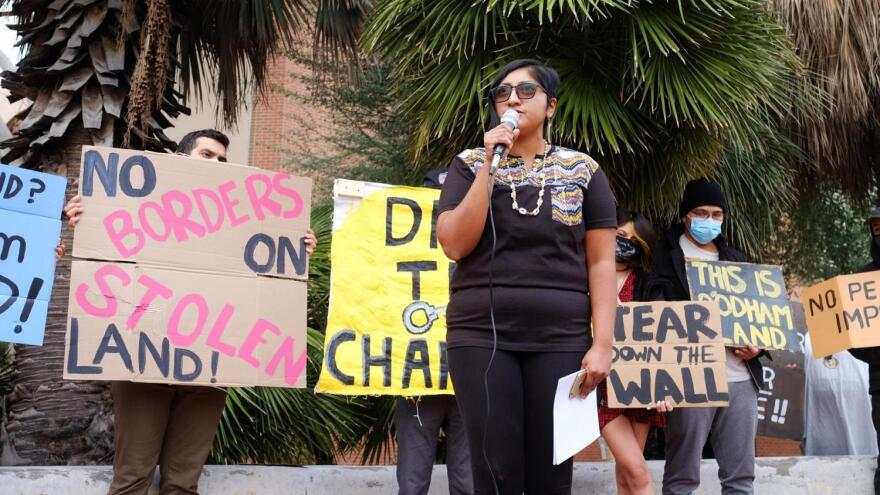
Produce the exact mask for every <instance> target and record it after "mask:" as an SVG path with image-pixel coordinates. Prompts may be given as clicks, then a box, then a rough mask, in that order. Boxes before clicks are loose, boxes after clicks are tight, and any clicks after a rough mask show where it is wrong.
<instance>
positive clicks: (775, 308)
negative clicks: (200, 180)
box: [685, 259, 799, 352]
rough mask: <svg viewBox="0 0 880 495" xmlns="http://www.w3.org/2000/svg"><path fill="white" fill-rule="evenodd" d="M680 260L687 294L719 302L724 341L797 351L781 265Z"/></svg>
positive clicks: (694, 298)
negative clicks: (685, 272) (682, 265)
mask: <svg viewBox="0 0 880 495" xmlns="http://www.w3.org/2000/svg"><path fill="white" fill-rule="evenodd" d="M685 265H686V266H685V268H686V271H687V279H688V285H690V291H691V299H693V300H694V301H716V302H718V305H719V307H720V308H721V326H722V328H723V329H724V342H725V344H726V345H729V346H745V345H748V344H751V345H753V346H755V347H757V348H758V349H785V350H788V351H792V352H799V351H798V349H799V347H798V337H797V330H795V327H794V322H793V319H792V316H791V308H790V307H789V305H788V292H787V291H786V289H785V280H784V279H783V277H782V268H780V267H778V266H774V265H757V264H753V263H732V262H728V261H702V260H693V259H688V260H687V261H686V263H685Z"/></svg>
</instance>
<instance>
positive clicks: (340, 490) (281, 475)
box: [0, 457, 876, 495]
mask: <svg viewBox="0 0 880 495" xmlns="http://www.w3.org/2000/svg"><path fill="white" fill-rule="evenodd" d="M649 464H650V467H651V473H652V475H653V477H654V483H655V484H656V488H657V489H658V490H659V488H660V480H661V478H662V476H663V463H662V461H651V462H650V463H649ZM875 466H876V459H875V458H873V457H765V458H760V459H758V462H757V480H756V482H755V493H758V494H772V495H787V494H797V495H813V494H815V495H833V494H841V495H863V494H864V495H870V494H873V493H874V491H873V483H872V481H873V478H874V467H875ZM717 469H718V465H717V464H716V463H715V461H703V465H702V469H701V472H702V479H703V484H702V486H701V487H700V489H699V490H697V491H696V492H694V493H695V495H709V494H713V495H714V494H718V493H721V487H720V485H719V484H718V479H717V475H716V473H717ZM111 477H112V469H111V467H110V466H52V467H0V487H2V488H0V492H2V493H3V494H7V495H104V494H106V493H107V488H108V487H109V485H110V479H111ZM574 480H575V481H574V489H573V490H572V493H576V494H594V493H595V494H603V495H604V494H611V493H615V485H614V465H613V464H611V463H607V462H579V463H576V464H575V474H574ZM155 486H156V483H154V488H153V489H151V490H150V494H151V495H153V494H157V493H158V491H157V490H156V489H155ZM199 491H200V492H201V493H202V495H258V494H259V495H265V494H275V493H278V494H282V493H283V494H290V495H348V494H356V495H373V494H376V495H379V494H383V495H392V494H395V493H397V482H396V481H395V477H394V466H374V467H361V466H302V467H297V466H207V467H206V468H205V470H204V473H203V475H202V478H201V481H200V483H199ZM448 492H449V490H448V488H447V483H446V467H445V466H442V465H438V466H436V467H435V469H434V474H433V478H432V483H431V491H430V494H431V495H439V494H445V493H448Z"/></svg>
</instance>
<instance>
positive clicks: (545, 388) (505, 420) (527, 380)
mask: <svg viewBox="0 0 880 495" xmlns="http://www.w3.org/2000/svg"><path fill="white" fill-rule="evenodd" d="M491 353H492V350H491V349H484V348H480V347H458V348H453V349H449V370H450V373H451V375H452V383H453V386H454V387H455V396H456V399H457V400H458V405H459V408H460V409H461V414H462V416H463V417H464V424H465V429H466V430H467V435H468V441H469V444H470V449H471V465H472V471H473V477H474V493H475V494H494V493H495V488H494V486H495V485H496V484H497V486H498V491H499V493H501V494H502V495H507V494H515V495H521V494H522V493H526V494H548V495H549V494H570V493H571V479H572V460H571V459H569V460H567V461H566V462H563V463H562V464H560V465H558V466H554V465H553V400H554V398H555V394H556V385H557V381H558V380H559V379H560V378H562V377H563V376H565V375H568V374H570V373H573V372H575V371H577V370H578V369H579V368H580V364H581V359H582V358H583V356H584V353H583V352H510V351H502V350H499V351H497V353H496V354H495V360H494V361H493V362H492V368H491V369H490V371H489V380H488V382H489V398H490V402H489V404H488V406H490V407H489V409H490V411H489V412H490V414H489V417H488V420H487V416H486V413H487V402H486V391H485V387H484V384H483V376H484V374H485V371H486V367H487V365H488V363H489V357H490V355H491ZM484 432H485V437H486V439H485V440H486V441H485V457H484V453H483V451H484V444H483V436H484ZM486 458H488V464H487V459H486ZM489 465H491V471H490V469H489ZM493 474H494V483H493Z"/></svg>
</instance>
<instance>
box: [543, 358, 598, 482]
mask: <svg viewBox="0 0 880 495" xmlns="http://www.w3.org/2000/svg"><path fill="white" fill-rule="evenodd" d="M577 374H578V372H577V371H576V372H574V373H572V374H570V375H568V376H564V377H562V378H560V379H559V384H558V385H557V386H556V399H555V400H554V401H553V465H554V466H557V465H559V464H561V463H563V462H565V461H566V460H567V459H568V458H569V457H571V456H573V455H575V454H577V453H578V452H580V451H581V450H583V449H584V447H586V446H587V445H590V444H591V443H593V442H594V441H595V440H596V439H597V438H599V410H598V409H597V407H596V390H593V392H592V393H591V394H590V395H588V396H587V398H586V399H581V398H580V397H579V396H575V397H574V398H572V399H569V398H568V393H569V391H570V390H571V385H572V384H573V383H574V379H575V377H576V376H577Z"/></svg>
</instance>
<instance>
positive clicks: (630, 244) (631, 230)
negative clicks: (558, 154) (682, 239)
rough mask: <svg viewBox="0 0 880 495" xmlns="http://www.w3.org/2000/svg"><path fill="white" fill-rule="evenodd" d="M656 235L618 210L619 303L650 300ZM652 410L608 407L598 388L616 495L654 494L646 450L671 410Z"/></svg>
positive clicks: (602, 387)
mask: <svg viewBox="0 0 880 495" xmlns="http://www.w3.org/2000/svg"><path fill="white" fill-rule="evenodd" d="M655 240H656V236H655V234H654V227H653V226H652V225H651V222H649V221H648V219H647V218H645V216H644V215H642V214H640V213H635V212H632V211H629V210H625V209H623V208H618V209H617V249H616V251H615V261H616V265H617V298H618V300H619V301H620V302H631V301H649V300H651V298H650V296H649V295H648V294H647V293H646V290H645V286H646V284H645V279H646V278H647V277H645V269H646V267H648V266H650V264H651V246H653V244H654V241H655ZM651 409H653V410H642V409H611V408H609V407H608V389H607V385H606V383H605V382H604V381H603V382H602V383H600V384H599V428H600V431H601V432H602V437H603V438H604V439H605V442H606V443H607V444H608V447H609V448H610V449H611V453H612V454H613V455H614V459H615V466H614V467H615V469H614V470H615V474H616V476H617V492H618V493H630V494H634V495H641V494H653V493H654V486H653V483H652V481H651V473H650V472H649V471H648V464H647V463H646V462H645V456H644V450H645V443H646V441H647V439H648V433H649V431H650V429H651V427H652V426H656V427H659V428H664V427H665V426H666V415H665V414H663V413H665V412H667V411H671V410H672V407H671V405H670V404H669V403H668V402H667V401H659V402H658V403H657V405H656V406H653V407H652V408H651Z"/></svg>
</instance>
